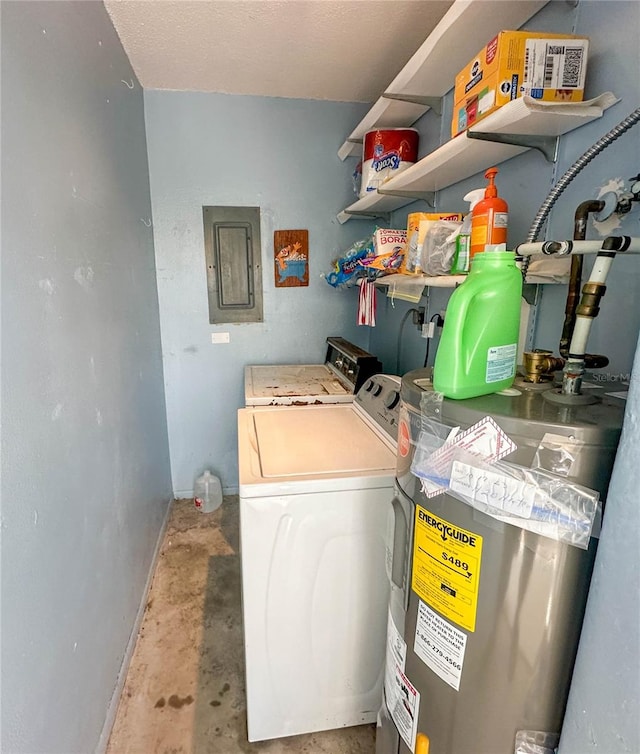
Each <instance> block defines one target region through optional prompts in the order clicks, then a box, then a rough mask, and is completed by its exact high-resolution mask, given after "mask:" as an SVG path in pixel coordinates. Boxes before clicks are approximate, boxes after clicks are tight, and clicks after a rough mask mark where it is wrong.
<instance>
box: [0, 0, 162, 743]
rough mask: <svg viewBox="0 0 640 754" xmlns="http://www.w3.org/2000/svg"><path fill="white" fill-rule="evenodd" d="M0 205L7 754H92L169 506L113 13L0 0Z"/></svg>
mask: <svg viewBox="0 0 640 754" xmlns="http://www.w3.org/2000/svg"><path fill="white" fill-rule="evenodd" d="M124 82H128V85H127V83H124ZM130 87H132V88H130ZM2 199H3V202H2V414H3V415H2V422H3V427H2V429H3V442H2V532H1V533H2V744H1V747H0V748H2V751H3V752H6V753H7V754H34V752H52V753H53V752H55V753H56V754H62V752H64V753H65V754H68V753H69V752H91V751H95V750H96V747H97V746H98V742H99V739H100V736H101V731H102V729H103V725H104V723H105V717H106V715H107V710H108V709H109V705H110V703H111V701H112V695H113V693H114V690H115V688H116V683H117V679H118V673H119V671H120V668H121V665H122V662H123V658H124V657H125V652H126V649H127V644H128V642H129V638H130V634H131V632H132V628H133V626H134V621H135V618H136V614H137V612H138V609H139V606H140V602H141V599H142V597H143V594H144V587H145V584H146V581H147V577H148V574H149V570H150V567H151V563H152V557H153V553H154V548H155V545H156V542H157V540H158V535H159V533H160V530H161V526H162V522H163V519H164V516H165V512H166V510H167V506H168V502H169V500H170V497H171V484H170V475H169V455H168V443H167V431H166V417H165V405H164V397H163V383H162V361H161V351H160V332H159V322H158V301H157V293H156V282H155V264H154V255H153V238H152V230H151V228H150V227H148V226H149V225H150V217H151V207H150V199H149V183H148V168H147V159H146V145H145V131H144V114H143V99H142V92H141V89H140V87H139V85H138V84H137V82H136V80H135V77H134V75H133V72H132V70H131V66H130V65H129V62H128V60H127V58H126V56H125V55H124V52H123V50H122V47H121V45H120V42H119V40H118V38H117V36H116V34H115V31H114V29H113V26H112V25H111V22H110V20H109V18H108V16H107V13H106V11H105V9H104V7H103V5H102V3H68V2H56V3H51V2H30V3H24V2H15V3H14V2H4V3H2ZM114 701H115V702H117V699H115V700H114ZM107 732H108V731H107Z"/></svg>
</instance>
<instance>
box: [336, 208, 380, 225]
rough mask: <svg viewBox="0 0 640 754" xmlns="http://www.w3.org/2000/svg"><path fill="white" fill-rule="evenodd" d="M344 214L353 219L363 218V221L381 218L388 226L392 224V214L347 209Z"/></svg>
mask: <svg viewBox="0 0 640 754" xmlns="http://www.w3.org/2000/svg"><path fill="white" fill-rule="evenodd" d="M344 214H345V215H350V216H351V217H355V218H361V219H362V220H375V219H377V218H379V219H381V220H383V221H384V222H385V223H386V224H387V225H390V224H391V213H390V212H375V211H373V210H372V211H367V210H359V209H345V210H344Z"/></svg>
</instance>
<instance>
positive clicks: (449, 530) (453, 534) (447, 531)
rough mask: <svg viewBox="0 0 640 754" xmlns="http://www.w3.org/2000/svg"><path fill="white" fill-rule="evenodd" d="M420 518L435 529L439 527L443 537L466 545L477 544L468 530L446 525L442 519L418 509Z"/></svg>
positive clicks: (472, 545)
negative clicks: (464, 530)
mask: <svg viewBox="0 0 640 754" xmlns="http://www.w3.org/2000/svg"><path fill="white" fill-rule="evenodd" d="M418 518H419V519H420V520H421V521H424V522H425V523H426V524H428V525H429V526H432V527H433V528H434V529H437V530H438V531H439V532H440V533H441V535H442V537H443V539H447V538H449V539H455V540H457V541H458V542H462V543H463V544H465V545H470V546H471V547H475V546H476V538H475V537H471V536H469V535H468V534H467V533H466V532H463V531H460V530H459V529H454V528H453V527H452V526H446V525H445V524H443V523H442V521H436V519H435V518H432V517H431V516H430V515H429V514H428V513H424V512H423V511H418Z"/></svg>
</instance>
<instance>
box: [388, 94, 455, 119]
mask: <svg viewBox="0 0 640 754" xmlns="http://www.w3.org/2000/svg"><path fill="white" fill-rule="evenodd" d="M382 96H383V97H384V99H397V100H399V101H400V102H409V103H410V104H412V105H424V106H425V107H430V108H431V109H432V110H433V112H434V113H435V114H436V115H442V97H427V96H426V95H422V94H394V93H393V92H384V94H383V95H382Z"/></svg>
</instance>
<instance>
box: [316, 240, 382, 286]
mask: <svg viewBox="0 0 640 754" xmlns="http://www.w3.org/2000/svg"><path fill="white" fill-rule="evenodd" d="M367 257H370V258H372V259H373V258H374V257H375V252H374V247H373V235H371V236H367V237H366V238H361V239H360V240H359V241H355V242H354V243H353V244H351V246H350V247H349V248H348V249H347V250H346V251H345V252H344V254H343V255H342V256H341V257H339V258H338V259H336V260H334V262H333V270H332V271H331V272H329V273H328V274H327V275H325V280H326V281H327V283H329V285H332V286H333V287H334V288H348V287H350V286H352V285H355V284H356V282H357V280H358V278H359V277H364V276H365V274H366V273H365V272H364V267H363V266H362V265H361V264H360V262H361V260H363V259H366V258H367Z"/></svg>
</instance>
